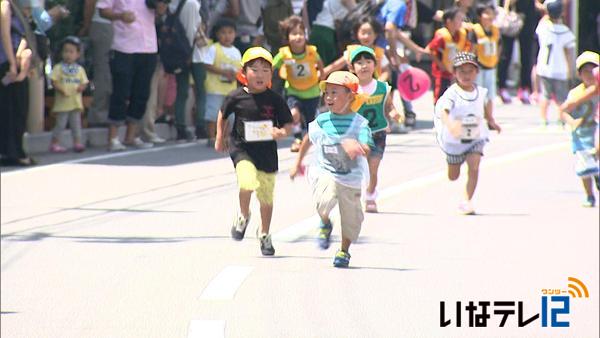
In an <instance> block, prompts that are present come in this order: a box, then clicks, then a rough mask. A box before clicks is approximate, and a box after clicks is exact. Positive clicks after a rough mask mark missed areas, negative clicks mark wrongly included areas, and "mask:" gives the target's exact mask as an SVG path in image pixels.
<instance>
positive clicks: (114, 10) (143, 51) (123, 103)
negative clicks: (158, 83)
mask: <svg viewBox="0 0 600 338" xmlns="http://www.w3.org/2000/svg"><path fill="white" fill-rule="evenodd" d="M155 6H156V3H155V1H152V0H99V1H98V3H97V4H96V7H97V8H98V9H99V11H100V15H101V16H102V17H103V18H106V19H108V20H110V21H112V26H113V32H114V36H113V41H112V46H111V51H110V61H109V62H110V73H111V76H112V85H113V91H112V94H111V97H110V104H109V110H108V119H109V123H110V125H109V141H108V142H109V146H108V149H109V150H110V151H119V150H125V149H126V146H132V147H135V148H150V147H152V146H153V144H152V143H146V142H144V141H142V139H141V138H140V137H139V136H138V135H137V125H138V122H139V121H140V120H141V119H142V117H143V116H144V113H145V111H146V103H147V101H148V96H149V95H150V83H151V80H152V74H153V73H154V69H155V67H156V59H157V56H156V53H157V51H158V44H157V41H156V30H155V29H154V17H155V15H154V7H155ZM124 123H125V124H126V125H127V130H126V133H125V142H124V144H123V143H121V141H120V140H119V138H118V134H117V132H118V127H119V126H120V125H122V124H124Z"/></svg>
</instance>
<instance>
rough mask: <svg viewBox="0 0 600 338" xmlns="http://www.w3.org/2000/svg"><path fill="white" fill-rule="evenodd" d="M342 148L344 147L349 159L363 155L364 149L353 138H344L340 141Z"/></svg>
mask: <svg viewBox="0 0 600 338" xmlns="http://www.w3.org/2000/svg"><path fill="white" fill-rule="evenodd" d="M342 148H344V151H345V152H346V154H348V157H350V159H351V160H353V159H355V158H357V157H358V156H365V155H366V153H365V150H364V149H363V147H362V145H361V144H360V143H358V141H357V140H354V139H345V140H343V141H342Z"/></svg>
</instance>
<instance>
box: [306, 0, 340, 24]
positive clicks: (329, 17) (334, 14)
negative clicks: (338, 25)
mask: <svg viewBox="0 0 600 338" xmlns="http://www.w3.org/2000/svg"><path fill="white" fill-rule="evenodd" d="M346 14H348V8H346V6H344V4H342V1H341V0H325V2H324V3H323V9H322V10H321V12H320V13H319V14H317V17H316V18H315V21H314V22H313V25H319V26H324V27H329V28H331V29H335V21H336V20H342V19H343V18H344V17H345V16H346Z"/></svg>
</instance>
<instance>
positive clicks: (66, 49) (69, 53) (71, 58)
mask: <svg viewBox="0 0 600 338" xmlns="http://www.w3.org/2000/svg"><path fill="white" fill-rule="evenodd" d="M62 59H63V61H64V62H66V63H75V61H77V60H78V59H79V50H77V47H76V46H75V45H73V44H70V43H65V44H64V45H63V48H62Z"/></svg>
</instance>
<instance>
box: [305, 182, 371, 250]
mask: <svg viewBox="0 0 600 338" xmlns="http://www.w3.org/2000/svg"><path fill="white" fill-rule="evenodd" d="M360 194H361V190H360V188H351V187H347V186H345V185H342V184H339V183H337V182H336V181H335V180H334V179H333V178H332V177H330V176H326V175H322V176H320V177H318V178H317V179H315V181H314V183H313V199H314V201H315V204H316V207H317V212H318V213H319V215H320V216H327V217H329V216H330V215H329V214H330V213H331V210H333V208H334V207H335V206H336V205H337V204H339V209H340V223H341V229H342V237H343V238H347V239H349V240H351V241H352V242H355V241H356V240H357V239H358V234H359V233H360V227H361V225H362V222H363V220H364V215H363V211H362V205H361V202H360Z"/></svg>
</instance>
